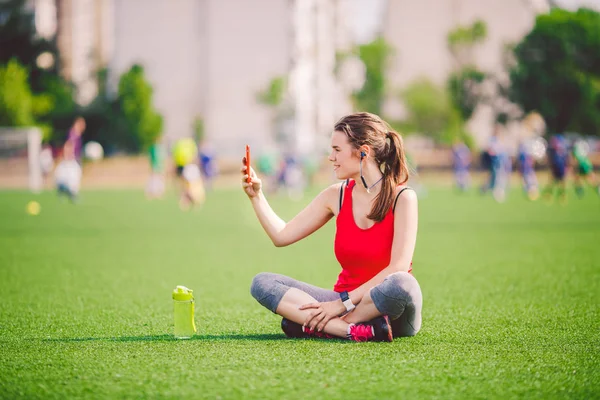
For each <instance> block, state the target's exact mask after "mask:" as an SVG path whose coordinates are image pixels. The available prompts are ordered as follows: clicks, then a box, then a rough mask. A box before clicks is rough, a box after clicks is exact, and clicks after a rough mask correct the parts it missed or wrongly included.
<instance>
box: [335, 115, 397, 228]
mask: <svg viewBox="0 0 600 400" xmlns="http://www.w3.org/2000/svg"><path fill="white" fill-rule="evenodd" d="M335 130H336V131H340V132H344V133H345V134H346V136H347V137H348V141H349V142H350V144H351V145H352V146H353V147H354V148H355V149H357V150H358V149H359V148H360V146H364V145H367V146H369V147H370V148H371V149H372V150H373V153H375V154H373V155H372V156H373V157H374V159H375V161H376V162H377V164H378V165H379V169H380V170H381V172H382V173H383V179H382V181H381V191H380V192H379V194H377V197H375V204H373V208H372V209H371V213H370V214H369V215H367V218H369V219H371V220H373V221H377V222H380V221H382V220H383V218H384V217H385V215H386V214H387V213H388V211H389V210H390V208H391V207H392V203H393V201H394V192H395V189H396V187H397V186H398V185H402V184H404V183H406V181H408V177H409V170H408V163H407V162H406V155H405V154H404V145H403V143H402V136H400V134H399V133H397V132H395V131H394V130H392V128H391V127H390V126H389V125H388V124H387V123H386V122H385V121H384V120H382V119H381V118H380V117H379V116H378V115H375V114H371V113H366V112H361V113H356V114H350V115H347V116H345V117H343V118H342V119H340V120H339V121H338V122H337V123H336V124H335Z"/></svg>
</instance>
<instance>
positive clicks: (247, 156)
mask: <svg viewBox="0 0 600 400" xmlns="http://www.w3.org/2000/svg"><path fill="white" fill-rule="evenodd" d="M246 174H248V178H247V179H246V182H248V183H250V146H248V145H246Z"/></svg>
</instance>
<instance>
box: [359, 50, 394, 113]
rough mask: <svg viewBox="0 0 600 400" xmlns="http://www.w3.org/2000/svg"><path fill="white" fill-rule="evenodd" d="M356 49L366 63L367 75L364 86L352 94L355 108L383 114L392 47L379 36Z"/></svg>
mask: <svg viewBox="0 0 600 400" xmlns="http://www.w3.org/2000/svg"><path fill="white" fill-rule="evenodd" d="M355 51H356V54H357V55H358V57H360V59H361V60H362V62H363V63H364V64H365V68H366V77H365V84H364V85H363V87H362V88H361V89H360V90H359V91H357V92H355V93H354V94H353V95H352V99H353V102H354V108H355V109H356V110H358V111H368V112H372V113H374V114H377V115H381V110H382V107H383V102H384V100H385V87H386V84H387V79H386V75H385V73H386V69H387V63H388V59H389V56H390V55H391V54H392V48H391V47H390V45H389V44H388V43H387V42H386V41H385V40H384V39H383V38H378V39H375V40H374V41H373V42H371V43H367V44H364V45H361V46H358V48H357V49H356V50H355Z"/></svg>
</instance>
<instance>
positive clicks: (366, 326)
mask: <svg viewBox="0 0 600 400" xmlns="http://www.w3.org/2000/svg"><path fill="white" fill-rule="evenodd" d="M348 339H350V340H354V341H355V342H391V341H393V340H394V337H393V335H392V326H391V324H390V319H389V318H388V316H387V315H382V316H381V317H377V318H375V319H372V320H371V321H369V322H366V323H362V324H356V325H350V333H349V335H348Z"/></svg>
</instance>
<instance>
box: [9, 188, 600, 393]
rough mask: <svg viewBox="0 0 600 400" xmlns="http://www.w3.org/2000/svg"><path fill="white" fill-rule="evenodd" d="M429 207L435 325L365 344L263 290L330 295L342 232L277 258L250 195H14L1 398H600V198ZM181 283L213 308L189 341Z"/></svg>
mask: <svg viewBox="0 0 600 400" xmlns="http://www.w3.org/2000/svg"><path fill="white" fill-rule="evenodd" d="M33 198H35V199H37V200H38V201H39V202H40V203H41V206H42V212H41V214H40V215H39V216H36V217H33V216H29V215H27V214H26V213H25V205H26V203H27V202H28V201H29V200H31V199H33ZM271 203H272V205H273V207H274V208H275V209H276V210H277V211H278V212H279V213H280V215H281V216H282V217H284V218H290V217H291V216H293V215H294V213H295V212H297V211H299V210H300V209H301V207H302V206H303V205H304V202H291V201H288V200H285V199H282V198H271ZM419 206H420V226H419V237H418V241H417V250H416V254H415V257H414V266H413V267H414V275H415V277H416V278H417V279H418V280H419V282H420V284H421V288H422V290H423V295H424V311H423V328H422V330H421V332H420V333H419V334H418V335H417V336H416V337H414V338H402V339H396V340H395V341H394V342H393V343H391V344H389V343H360V344H359V343H351V342H346V341H327V340H292V339H287V338H285V336H284V335H283V334H282V332H281V331H280V328H279V323H280V318H278V317H277V316H275V315H273V314H271V313H270V312H268V311H267V310H265V309H263V308H262V307H261V306H260V305H259V304H258V303H256V302H255V301H254V299H252V297H251V296H250V294H249V285H250V282H251V280H252V277H253V276H254V275H255V274H256V273H258V272H261V271H271V272H279V273H283V274H288V275H290V276H293V277H295V278H297V279H301V280H305V281H308V282H311V283H314V284H317V285H320V286H323V287H331V286H332V285H333V283H334V281H335V279H336V276H337V274H338V272H339V266H338V264H337V262H336V260H335V257H334V255H333V244H332V243H333V235H334V224H333V223H332V222H333V221H332V222H330V223H329V224H328V225H327V226H326V227H325V228H324V229H322V230H321V231H319V232H317V233H316V234H315V235H313V236H311V237H309V238H307V239H306V240H304V241H302V242H300V243H297V244H295V245H293V246H290V247H287V248H282V249H277V248H274V247H273V246H272V245H271V244H270V242H269V241H268V238H267V237H266V235H265V234H264V233H263V232H262V230H261V228H260V226H259V224H258V222H257V221H256V219H255V217H254V215H253V213H252V210H251V207H250V205H249V204H248V202H247V201H246V200H245V196H244V194H243V193H241V191H239V190H235V191H233V190H231V191H227V190H222V191H217V192H213V193H210V194H209V198H208V201H207V203H206V204H205V206H204V208H203V209H202V210H196V211H194V212H191V213H182V212H180V211H179V210H178V209H177V205H176V199H175V198H174V195H170V196H169V197H168V198H167V199H164V200H162V201H154V202H148V201H146V200H145V199H144V198H143V195H142V194H141V193H139V192H137V191H88V192H84V193H83V197H82V202H81V203H80V204H78V205H76V206H72V205H71V204H68V203H63V202H60V201H58V200H57V199H56V198H55V196H54V194H53V193H44V194H41V195H39V196H32V195H30V194H28V193H25V192H15V191H5V192H0V249H1V251H0V398H15V397H27V398H63V397H65V396H66V397H93V398H97V397H98V398H114V397H153V398H155V397H172V398H176V397H177V398H183V397H188V398H213V399H214V398H245V399H246V398H260V399H269V398H332V399H334V398H361V399H364V398H378V399H381V398H428V397H441V398H513V397H522V398H553V397H554V398H594V397H596V398H598V397H600V356H599V353H600V332H599V320H600V313H599V303H600V301H599V297H600V246H599V239H600V200H599V199H598V198H597V196H595V195H593V194H592V193H589V192H588V194H587V196H586V197H585V198H584V199H583V200H577V199H575V198H573V197H572V198H571V199H570V203H569V204H568V205H567V206H566V207H561V206H559V205H557V204H554V205H546V204H544V203H542V202H528V201H526V200H525V199H523V198H522V197H521V196H520V194H519V193H517V192H513V194H512V196H511V197H510V198H509V200H508V202H507V203H505V204H496V203H494V202H493V201H492V200H491V199H490V198H482V197H480V196H478V195H477V194H475V193H472V194H466V195H463V196H459V195H456V194H454V193H452V192H450V191H449V190H443V189H431V190H430V191H429V193H428V196H427V197H424V198H421V199H420V203H419ZM178 284H183V285H186V286H188V287H191V288H193V289H194V290H195V293H196V298H197V311H196V321H197V324H198V327H199V332H198V335H197V336H196V337H195V338H194V339H192V340H188V341H176V340H173V339H172V338H171V336H170V334H171V332H172V301H171V297H170V296H171V290H172V289H173V288H174V287H175V286H176V285H178Z"/></svg>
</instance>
